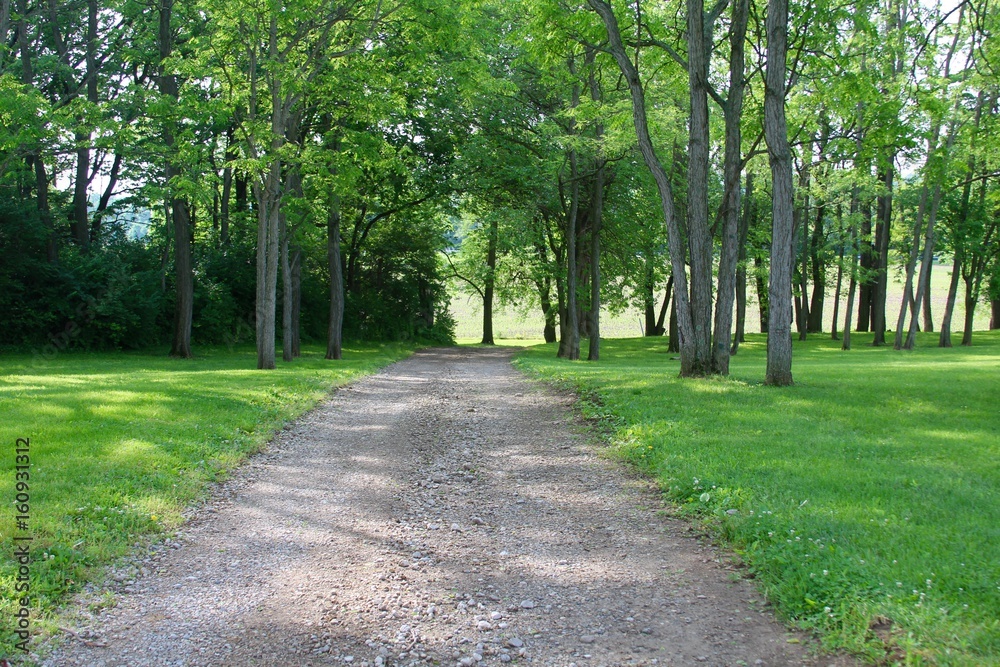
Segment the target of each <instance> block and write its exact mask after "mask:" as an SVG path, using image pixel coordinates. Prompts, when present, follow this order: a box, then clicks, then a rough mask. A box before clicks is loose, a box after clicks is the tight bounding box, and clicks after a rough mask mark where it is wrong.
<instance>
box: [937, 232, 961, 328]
mask: <svg viewBox="0 0 1000 667" xmlns="http://www.w3.org/2000/svg"><path fill="white" fill-rule="evenodd" d="M961 273H962V253H961V252H959V251H958V250H956V251H955V257H954V261H953V262H952V266H951V282H950V283H949V284H948V301H947V303H945V306H944V319H943V320H942V321H941V333H940V334H939V335H938V347H951V318H952V317H953V315H954V313H955V302H956V301H957V300H958V279H959V277H960V275H961Z"/></svg>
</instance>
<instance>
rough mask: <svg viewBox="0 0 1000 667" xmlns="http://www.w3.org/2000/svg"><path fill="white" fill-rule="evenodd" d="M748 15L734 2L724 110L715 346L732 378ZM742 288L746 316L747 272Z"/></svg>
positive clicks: (742, 3) (719, 365)
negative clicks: (731, 357) (722, 188)
mask: <svg viewBox="0 0 1000 667" xmlns="http://www.w3.org/2000/svg"><path fill="white" fill-rule="evenodd" d="M748 15H749V3H748V2H747V0H736V1H735V2H734V3H733V22H732V27H731V31H730V32H731V36H730V41H729V44H730V47H729V96H728V98H727V100H726V105H725V107H724V115H725V126H726V147H725V156H724V158H723V181H724V182H725V185H726V193H725V202H724V203H723V206H724V208H725V215H724V217H723V221H724V222H723V225H722V249H721V253H720V255H719V289H718V295H717V297H716V305H715V322H714V325H715V331H714V339H713V340H714V344H715V345H714V347H713V350H712V371H713V372H715V373H718V374H720V375H729V357H730V355H731V354H732V345H733V342H732V334H733V299H734V298H736V297H737V294H736V292H737V290H738V289H739V288H738V285H739V284H740V281H739V280H738V279H737V275H736V274H737V271H738V268H737V267H738V266H739V258H740V245H741V244H740V213H741V211H740V171H741V166H742V164H743V160H742V158H743V155H742V152H741V145H742V142H743V135H742V133H741V130H740V123H741V121H742V120H743V91H744V81H745V80H746V76H745V73H744V69H745V60H746V58H745V45H746V30H747V20H748ZM709 27H710V26H709ZM706 48H707V47H706ZM706 60H707V58H706ZM706 69H707V65H706ZM706 76H707V74H706ZM742 287H743V307H744V315H745V312H746V311H745V309H746V273H745V271H744V278H743V282H742ZM742 326H743V322H742V321H739V322H738V324H737V329H738V332H737V338H739V337H740V336H742V335H743V334H742Z"/></svg>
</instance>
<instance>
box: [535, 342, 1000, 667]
mask: <svg viewBox="0 0 1000 667" xmlns="http://www.w3.org/2000/svg"><path fill="white" fill-rule="evenodd" d="M749 338H750V340H749V343H748V344H746V345H744V346H741V348H740V353H739V355H738V356H737V357H735V358H734V359H733V364H732V376H731V377H730V378H729V379H711V380H680V379H678V378H677V373H678V370H679V362H678V361H675V360H673V359H672V358H671V357H672V356H674V355H669V354H667V353H666V341H664V340H663V339H630V340H608V341H605V342H604V343H603V345H602V359H601V361H600V362H598V363H588V362H585V361H581V362H566V361H563V360H557V359H555V346H554V345H545V346H537V347H534V348H530V349H528V350H526V351H524V352H523V353H521V355H520V357H519V359H518V362H517V363H518V364H519V365H520V367H521V368H523V369H525V370H527V371H529V372H531V373H534V374H537V375H539V376H541V377H542V378H545V379H548V380H553V381H556V382H558V383H562V384H567V385H570V386H572V387H574V388H576V389H578V390H580V391H582V393H583V394H584V396H585V397H589V400H585V401H584V402H583V405H584V408H583V409H584V411H585V414H587V415H588V416H590V417H592V418H598V419H602V420H603V421H604V423H605V425H606V426H607V427H608V428H609V429H610V433H611V442H612V448H613V449H612V451H613V452H615V453H616V454H617V455H618V456H620V457H622V458H624V459H625V460H627V461H630V462H631V463H633V464H635V465H637V466H638V467H640V468H641V469H642V470H644V471H646V472H647V473H649V474H650V475H654V476H655V477H656V478H657V479H658V480H659V481H660V484H661V486H662V489H663V491H664V494H665V495H666V496H667V497H668V498H669V499H670V500H672V501H673V502H674V503H677V504H678V505H679V507H680V511H682V512H684V513H693V514H695V515H696V516H699V517H702V518H703V519H704V521H705V522H706V523H707V524H708V525H709V526H710V527H711V528H712V530H714V531H715V534H716V535H717V536H718V537H719V538H720V539H721V540H722V541H724V542H726V543H728V544H729V545H730V546H731V547H732V548H733V549H734V550H735V551H736V552H737V553H738V554H739V555H740V556H741V557H742V559H743V560H744V562H745V563H746V566H747V573H748V575H749V576H752V577H755V578H756V580H757V582H758V584H759V586H760V588H761V589H762V590H763V591H764V592H765V594H766V595H767V597H768V599H769V600H770V601H771V602H772V603H773V604H774V605H775V606H776V608H777V609H778V611H779V613H781V614H782V615H784V616H785V617H786V618H788V619H790V620H791V621H792V622H793V623H794V624H796V625H799V626H802V627H805V628H810V629H813V630H815V631H817V632H818V634H820V635H821V636H822V637H823V640H824V642H825V644H826V645H827V646H828V647H830V648H841V649H847V650H849V651H852V652H855V653H858V654H861V655H865V656H867V657H868V658H870V659H872V660H874V661H879V660H886V659H887V657H888V660H889V661H890V662H891V661H893V660H900V661H905V664H939V665H1000V332H989V333H986V332H977V333H976V338H975V343H976V345H975V346H974V347H972V348H960V347H956V348H954V349H948V350H940V349H937V348H935V347H933V345H934V344H936V342H937V337H936V335H922V336H921V337H920V338H918V345H919V346H920V347H919V349H917V350H916V351H914V352H909V353H905V352H895V351H893V350H892V349H885V348H877V349H876V348H872V347H870V346H869V345H868V343H869V342H870V340H871V338H870V336H867V335H865V334H855V336H854V340H853V342H854V350H853V351H851V352H842V351H841V350H840V347H839V343H835V342H831V341H829V340H828V338H826V337H820V336H816V337H815V338H814V339H813V340H811V341H808V342H806V343H798V342H797V343H796V344H795V361H794V369H793V371H794V374H795V379H796V385H795V386H794V387H790V388H782V389H777V388H772V387H766V386H763V385H762V383H761V381H762V379H763V377H764V362H765V345H766V343H765V339H764V337H762V336H759V335H757V336H751V337H749ZM581 347H583V348H584V349H586V348H585V344H584V345H581Z"/></svg>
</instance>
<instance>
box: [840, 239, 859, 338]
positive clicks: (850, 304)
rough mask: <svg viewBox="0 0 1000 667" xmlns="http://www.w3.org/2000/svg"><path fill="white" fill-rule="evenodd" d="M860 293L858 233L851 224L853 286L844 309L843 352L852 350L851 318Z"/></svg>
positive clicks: (848, 293) (850, 288) (848, 290)
mask: <svg viewBox="0 0 1000 667" xmlns="http://www.w3.org/2000/svg"><path fill="white" fill-rule="evenodd" d="M857 291H858V249H857V233H856V232H855V230H854V223H851V284H850V287H848V289H847V308H845V309H844V342H843V343H842V344H841V346H840V348H841V349H842V350H850V349H851V316H852V315H853V314H854V295H855V294H856V293H857Z"/></svg>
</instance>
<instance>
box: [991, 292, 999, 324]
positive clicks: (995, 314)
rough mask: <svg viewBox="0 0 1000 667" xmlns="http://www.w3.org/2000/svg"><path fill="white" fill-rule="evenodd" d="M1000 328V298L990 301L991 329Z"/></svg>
mask: <svg viewBox="0 0 1000 667" xmlns="http://www.w3.org/2000/svg"><path fill="white" fill-rule="evenodd" d="M996 329H1000V299H993V300H991V301H990V331H994V330H996Z"/></svg>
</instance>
